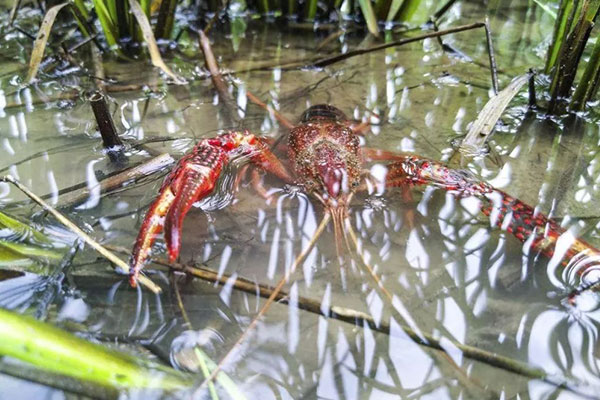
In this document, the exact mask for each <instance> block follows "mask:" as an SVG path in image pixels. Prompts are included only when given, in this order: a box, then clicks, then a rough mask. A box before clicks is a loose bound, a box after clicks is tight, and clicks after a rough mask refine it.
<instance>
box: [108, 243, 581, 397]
mask: <svg viewBox="0 0 600 400" xmlns="http://www.w3.org/2000/svg"><path fill="white" fill-rule="evenodd" d="M107 247H108V248H110V249H111V250H113V251H117V252H120V253H123V254H129V250H128V249H125V248H119V247H115V246H107ZM153 262H154V263H155V264H158V265H161V266H163V267H167V268H169V269H171V270H175V271H179V272H183V273H185V274H186V275H188V276H191V277H194V278H198V279H202V280H203V281H206V282H210V283H216V284H219V285H221V286H225V285H231V287H232V288H233V289H235V290H239V291H241V292H245V293H248V294H251V295H257V296H260V297H262V298H266V299H269V298H271V297H273V301H276V302H277V303H279V304H284V305H288V304H289V299H290V295H289V293H288V292H286V291H284V290H279V291H277V292H275V290H276V288H274V287H272V286H266V285H262V284H260V283H257V282H255V281H251V280H249V279H246V278H243V277H239V276H238V277H235V278H232V276H231V275H228V274H224V273H221V274H220V273H219V272H217V271H214V270H212V269H209V268H206V267H197V266H190V265H187V264H181V263H170V262H168V261H166V260H153ZM296 305H297V307H298V308H299V309H301V310H304V311H307V312H310V313H312V314H315V315H320V316H323V317H325V318H331V319H335V320H336V321H340V322H344V323H347V324H350V325H352V326H360V327H365V326H368V327H369V328H370V329H371V330H373V331H376V332H379V333H381V334H384V335H389V336H393V335H394V332H399V331H402V332H403V333H405V334H406V335H407V336H408V337H409V338H410V339H412V340H413V341H414V342H415V343H416V344H417V345H419V346H423V347H427V348H431V349H434V350H439V351H444V352H445V351H446V349H445V347H444V346H443V345H442V344H441V342H440V340H438V339H436V338H434V337H433V336H432V335H430V334H428V333H425V332H418V333H417V332H416V331H415V330H413V329H412V328H410V327H408V326H406V325H403V324H401V323H398V325H399V329H398V330H397V331H396V330H394V331H393V330H392V328H391V327H390V324H389V323H387V322H385V321H377V322H376V321H375V320H374V319H373V317H372V316H370V315H369V314H367V313H365V312H362V311H358V310H354V309H351V308H347V307H342V306H337V305H331V306H330V307H324V306H323V303H322V302H320V301H319V300H316V299H311V298H308V297H303V296H298V299H297V304H296ZM402 337H404V336H402ZM452 344H453V346H456V348H457V349H458V350H460V351H461V352H462V354H463V355H464V356H465V357H466V358H468V359H471V360H474V361H478V362H481V363H484V364H486V365H489V366H492V367H495V368H499V369H502V370H504V371H508V372H511V373H514V374H517V375H521V376H524V377H527V378H531V379H541V380H544V381H545V382H548V383H550V384H552V385H554V386H557V387H561V388H564V389H566V390H569V391H572V392H575V393H579V394H581V392H580V391H578V390H577V389H576V386H577V383H576V382H568V381H563V382H560V381H556V380H553V379H551V377H550V376H549V375H548V374H547V373H546V372H545V371H544V370H543V369H541V368H537V367H532V366H530V365H528V364H526V363H524V362H522V361H519V360H515V359H512V358H509V357H505V356H501V355H498V354H495V353H491V352H488V351H486V350H483V349H480V348H477V347H473V346H469V345H465V344H462V343H459V342H452Z"/></svg>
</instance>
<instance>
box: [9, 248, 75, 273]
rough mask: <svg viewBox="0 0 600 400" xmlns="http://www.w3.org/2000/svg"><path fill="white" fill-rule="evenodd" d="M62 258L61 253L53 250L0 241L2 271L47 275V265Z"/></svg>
mask: <svg viewBox="0 0 600 400" xmlns="http://www.w3.org/2000/svg"><path fill="white" fill-rule="evenodd" d="M62 256H63V254H62V253H61V252H59V251H56V250H54V249H47V248H43V247H39V246H35V245H31V244H24V243H14V242H8V241H6V240H0V268H1V269H2V270H13V271H26V272H31V273H34V274H39V275H47V274H48V273H49V267H48V264H49V263H52V262H57V261H59V260H60V259H61V258H62Z"/></svg>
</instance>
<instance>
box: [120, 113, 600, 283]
mask: <svg viewBox="0 0 600 400" xmlns="http://www.w3.org/2000/svg"><path fill="white" fill-rule="evenodd" d="M362 129H364V126H361V125H359V126H353V125H352V123H351V121H349V120H348V118H347V117H346V116H345V114H344V113H343V112H342V111H341V110H339V109H337V108H336V107H333V106H331V105H324V104H323V105H315V106H312V107H310V108H309V109H307V110H306V111H305V112H304V113H303V114H302V116H301V118H300V123H299V125H297V126H295V127H293V128H292V129H291V131H290V133H289V137H288V142H287V145H286V146H285V147H287V159H280V158H278V157H277V156H276V155H275V154H274V153H273V151H272V149H271V146H272V144H273V141H272V139H269V138H265V137H261V136H256V135H254V134H252V133H250V132H248V131H230V132H226V133H223V134H221V135H218V136H215V137H211V138H206V139H202V140H201V141H200V142H198V143H197V144H196V145H195V147H194V148H193V150H192V151H191V152H190V153H188V154H187V155H186V156H184V157H183V158H182V159H181V160H180V161H179V162H178V163H177V165H176V166H175V167H174V168H173V169H172V170H171V172H170V173H169V174H168V175H167V177H166V178H165V180H164V182H163V184H162V186H161V188H160V191H159V195H158V197H157V198H156V200H155V201H154V202H153V203H152V205H151V206H150V209H149V210H148V212H147V213H146V216H145V218H144V221H143V223H142V227H141V229H140V231H139V234H138V236H137V239H136V242H135V246H134V249H133V253H132V257H131V260H130V266H131V270H130V282H131V285H133V286H135V285H136V280H137V277H138V274H139V273H140V271H141V269H142V268H143V266H144V264H145V263H146V262H147V261H148V259H149V257H150V253H151V248H152V245H153V243H154V241H155V238H156V236H157V235H158V234H159V233H160V232H161V231H162V230H163V229H164V231H165V234H164V237H165V241H166V246H167V250H168V254H169V259H170V261H171V262H173V261H175V260H176V259H177V257H178V255H179V251H180V246H181V229H182V224H183V220H184V217H185V215H186V213H187V212H188V211H189V210H190V208H191V207H192V205H193V204H194V203H195V202H198V201H201V200H203V199H205V198H207V197H208V196H211V194H212V193H213V192H214V191H215V188H216V187H217V185H219V178H220V176H221V175H222V172H223V170H224V167H225V166H226V165H227V164H228V163H230V162H232V161H233V160H234V159H240V158H243V160H245V161H246V162H247V163H249V164H250V165H251V166H253V167H254V168H255V171H256V169H258V170H263V171H265V172H266V173H269V174H272V175H275V176H276V177H277V178H279V179H281V180H282V181H283V182H285V183H288V184H294V185H297V186H300V187H301V188H303V190H304V191H306V193H307V194H309V195H310V196H311V197H312V198H314V199H316V200H317V201H318V202H319V203H321V204H322V205H323V207H324V208H325V213H326V216H327V217H328V218H331V220H332V221H333V227H334V233H335V237H336V244H337V247H338V251H339V247H340V243H341V239H342V238H346V232H347V230H348V229H351V227H349V224H345V225H344V222H346V221H347V219H348V209H349V204H350V200H351V199H352V197H353V195H354V194H355V193H357V192H360V191H365V190H367V189H368V187H369V186H373V185H383V186H384V187H385V188H393V187H406V186H411V185H434V186H436V187H439V188H442V189H444V190H447V191H450V192H451V193H454V194H455V195H456V196H460V197H463V196H476V197H478V198H480V199H481V205H482V206H481V211H482V212H483V213H484V214H485V215H487V216H490V217H491V218H492V223H494V224H496V225H497V226H499V227H502V229H505V230H506V231H508V232H510V233H512V234H513V235H514V236H515V237H516V238H517V239H519V240H520V241H522V242H525V243H527V244H528V245H529V246H530V249H531V250H534V251H537V252H541V253H542V254H544V255H546V256H547V257H559V258H560V259H561V260H562V263H563V264H566V263H568V262H569V260H571V259H573V258H575V257H576V256H578V255H581V254H584V255H594V256H597V255H598V254H600V251H598V250H597V249H595V248H594V247H592V246H591V245H589V244H588V243H586V242H584V241H583V240H580V239H576V238H572V239H571V241H570V243H569V244H568V245H567V246H560V248H561V254H555V249H556V248H558V247H557V246H556V243H557V241H558V239H559V238H560V236H561V235H562V234H563V233H564V232H565V231H564V229H563V228H561V227H560V226H559V225H558V224H557V223H555V222H554V221H552V220H550V219H548V218H547V217H545V216H544V215H542V214H541V213H538V212H537V211H536V210H535V209H534V208H533V207H531V206H529V205H527V204H525V203H523V202H521V201H520V200H518V199H515V198H513V197H511V196H510V195H508V194H506V193H505V192H503V191H501V190H498V189H495V188H494V187H492V186H491V185H489V184H488V183H486V182H484V181H481V180H479V179H477V178H476V177H475V176H474V175H472V174H471V173H469V172H465V171H460V170H454V169H451V168H449V167H447V166H445V165H443V164H442V163H439V162H437V161H434V160H430V159H425V158H420V157H417V156H414V155H406V154H397V153H393V152H389V151H384V150H378V149H372V148H367V147H361V146H360V140H359V134H360V130H362ZM374 161H378V162H382V161H383V162H387V164H386V165H385V167H386V168H385V170H386V173H385V176H383V177H381V176H378V177H374V176H371V174H370V173H369V172H368V169H367V168H366V167H367V166H368V165H369V163H371V162H374Z"/></svg>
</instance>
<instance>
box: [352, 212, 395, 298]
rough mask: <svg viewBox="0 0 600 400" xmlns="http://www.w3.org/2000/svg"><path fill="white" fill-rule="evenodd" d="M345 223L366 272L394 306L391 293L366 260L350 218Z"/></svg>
mask: <svg viewBox="0 0 600 400" xmlns="http://www.w3.org/2000/svg"><path fill="white" fill-rule="evenodd" d="M344 222H345V225H346V230H345V232H347V234H348V235H349V236H350V239H352V243H353V244H354V249H355V250H356V254H357V255H358V257H359V258H360V261H361V262H362V264H363V265H364V267H365V268H366V270H367V272H368V273H369V275H371V277H372V278H373V280H374V281H375V283H376V284H377V286H378V287H379V289H380V290H381V291H382V292H383V294H384V295H385V297H387V298H388V300H389V301H390V304H392V301H393V297H392V295H391V293H390V292H388V290H387V289H386V288H385V287H384V286H383V282H382V281H381V279H379V277H378V276H377V273H376V272H375V269H374V268H373V267H372V266H371V264H369V262H368V261H367V259H366V258H365V254H364V252H363V251H362V249H361V247H360V243H359V242H358V238H357V237H356V232H354V229H353V228H352V224H351V222H350V218H348V217H346V218H345V219H344ZM348 248H349V250H350V245H348Z"/></svg>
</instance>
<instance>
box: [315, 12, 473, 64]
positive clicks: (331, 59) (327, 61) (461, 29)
mask: <svg viewBox="0 0 600 400" xmlns="http://www.w3.org/2000/svg"><path fill="white" fill-rule="evenodd" d="M484 27H485V23H483V22H475V23H472V24H467V25H460V26H457V27H454V28H449V29H445V30H442V31H437V32H430V33H425V34H422V35H417V36H414V37H411V38H406V39H401V40H396V41H394V42H389V43H385V44H380V45H378V46H373V47H369V48H368V49H357V50H352V51H349V52H347V53H344V54H338V55H335V56H332V57H327V58H322V59H320V60H317V61H314V62H313V63H311V64H307V65H305V66H306V67H310V66H313V67H326V66H328V65H331V64H334V63H336V62H339V61H343V60H346V59H348V58H352V57H356V56H360V55H362V54H367V53H372V52H374V51H380V50H385V49H389V48H390V47H398V46H404V45H405V44H409V43H413V42H418V41H420V40H423V39H428V38H436V37H440V36H445V35H450V34H452V33H458V32H464V31H468V30H472V29H477V28H484Z"/></svg>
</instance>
